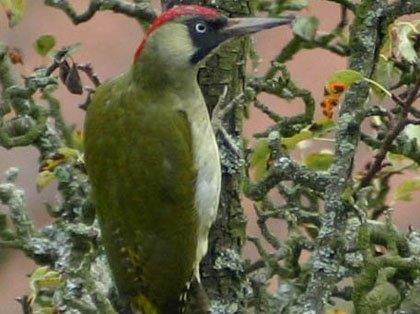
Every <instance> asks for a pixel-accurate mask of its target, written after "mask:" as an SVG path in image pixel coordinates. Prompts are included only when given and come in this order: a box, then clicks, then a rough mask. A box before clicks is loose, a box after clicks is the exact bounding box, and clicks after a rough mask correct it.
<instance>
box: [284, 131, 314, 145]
mask: <svg viewBox="0 0 420 314" xmlns="http://www.w3.org/2000/svg"><path fill="white" fill-rule="evenodd" d="M313 137H314V133H313V132H311V131H309V130H306V129H303V130H302V131H300V132H299V133H297V134H295V135H293V136H291V137H284V138H283V139H282V141H281V144H282V145H283V147H284V148H285V149H287V150H291V149H294V148H295V147H296V145H297V144H298V143H299V142H302V141H304V140H309V139H311V138H313Z"/></svg>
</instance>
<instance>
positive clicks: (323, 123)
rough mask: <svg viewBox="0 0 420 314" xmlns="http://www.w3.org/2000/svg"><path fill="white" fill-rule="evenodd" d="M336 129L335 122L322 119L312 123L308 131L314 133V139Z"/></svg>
mask: <svg viewBox="0 0 420 314" xmlns="http://www.w3.org/2000/svg"><path fill="white" fill-rule="evenodd" d="M335 127H336V125H335V122H334V120H331V119H327V118H321V119H320V120H318V121H315V122H314V123H312V125H310V126H309V128H308V130H309V131H311V132H312V133H313V136H314V137H323V136H324V135H325V134H328V133H329V132H331V131H333V130H335Z"/></svg>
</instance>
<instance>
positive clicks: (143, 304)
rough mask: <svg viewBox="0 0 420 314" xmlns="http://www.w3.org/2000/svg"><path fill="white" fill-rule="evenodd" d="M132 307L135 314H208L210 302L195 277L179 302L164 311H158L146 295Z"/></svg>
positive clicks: (135, 299) (134, 301)
mask: <svg viewBox="0 0 420 314" xmlns="http://www.w3.org/2000/svg"><path fill="white" fill-rule="evenodd" d="M131 307H132V312H133V313H134V314H174V313H179V314H207V313H209V309H210V302H209V298H208V296H207V294H206V292H205V291H204V289H203V286H202V285H201V283H199V282H198V280H197V279H196V278H195V277H194V279H193V280H192V281H191V282H190V283H189V284H188V286H187V289H185V291H184V292H183V293H182V294H181V295H180V296H179V297H178V298H177V301H176V302H174V303H171V304H170V305H168V306H167V307H166V308H165V309H163V310H160V309H158V308H157V307H156V306H155V305H154V304H153V303H152V302H151V301H149V300H148V299H147V298H146V297H145V296H144V295H139V296H137V297H135V298H133V299H132V302H131Z"/></svg>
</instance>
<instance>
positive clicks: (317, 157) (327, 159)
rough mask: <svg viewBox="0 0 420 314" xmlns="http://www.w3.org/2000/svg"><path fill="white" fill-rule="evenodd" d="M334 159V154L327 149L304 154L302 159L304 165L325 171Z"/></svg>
mask: <svg viewBox="0 0 420 314" xmlns="http://www.w3.org/2000/svg"><path fill="white" fill-rule="evenodd" d="M333 161H334V154H333V153H331V152H329V151H321V152H319V153H313V154H310V155H308V156H306V157H305V158H304V160H303V163H304V165H306V166H307V167H308V168H311V169H314V170H321V171H326V170H328V169H329V168H330V166H331V164H332V163H333Z"/></svg>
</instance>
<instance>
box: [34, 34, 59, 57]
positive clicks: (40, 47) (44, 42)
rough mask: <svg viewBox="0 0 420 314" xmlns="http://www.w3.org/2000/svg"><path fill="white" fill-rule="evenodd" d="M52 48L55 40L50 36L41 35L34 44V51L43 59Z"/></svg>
mask: <svg viewBox="0 0 420 314" xmlns="http://www.w3.org/2000/svg"><path fill="white" fill-rule="evenodd" d="M54 46H55V38H54V36H52V35H42V36H40V37H39V38H38V39H37V40H36V41H35V43H34V49H35V50H36V52H37V53H38V54H40V55H41V56H43V57H45V56H46V55H47V54H48V53H49V52H50V51H51V49H53V48H54Z"/></svg>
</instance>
